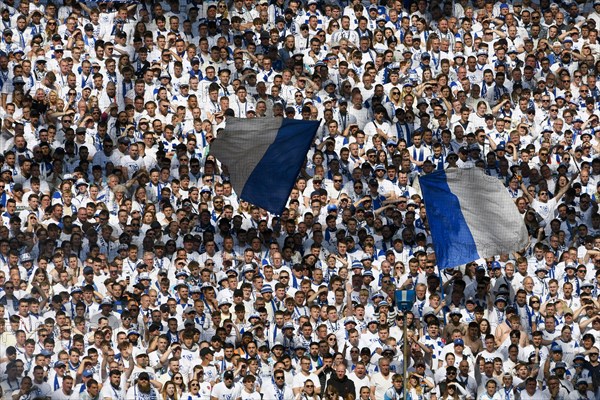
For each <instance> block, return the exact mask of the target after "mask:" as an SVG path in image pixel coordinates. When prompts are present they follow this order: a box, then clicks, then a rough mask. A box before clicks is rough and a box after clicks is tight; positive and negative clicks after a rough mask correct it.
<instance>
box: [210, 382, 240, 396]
mask: <svg viewBox="0 0 600 400" xmlns="http://www.w3.org/2000/svg"><path fill="white" fill-rule="evenodd" d="M239 392H240V388H239V387H238V386H237V385H236V384H233V385H231V387H227V386H225V382H219V383H217V384H216V385H215V387H214V388H213V390H212V393H211V396H212V397H216V398H217V399H219V400H235V399H236V398H237V397H238V396H239Z"/></svg>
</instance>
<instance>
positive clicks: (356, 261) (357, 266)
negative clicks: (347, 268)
mask: <svg viewBox="0 0 600 400" xmlns="http://www.w3.org/2000/svg"><path fill="white" fill-rule="evenodd" d="M354 268H359V269H362V268H363V265H362V263H361V262H360V261H358V260H354V261H352V269H354Z"/></svg>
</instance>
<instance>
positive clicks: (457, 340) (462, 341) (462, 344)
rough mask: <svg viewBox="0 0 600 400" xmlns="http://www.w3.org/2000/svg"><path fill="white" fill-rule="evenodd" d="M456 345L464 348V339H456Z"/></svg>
mask: <svg viewBox="0 0 600 400" xmlns="http://www.w3.org/2000/svg"><path fill="white" fill-rule="evenodd" d="M454 345H455V346H464V345H465V341H464V340H462V339H454Z"/></svg>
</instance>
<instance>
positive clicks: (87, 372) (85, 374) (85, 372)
mask: <svg viewBox="0 0 600 400" xmlns="http://www.w3.org/2000/svg"><path fill="white" fill-rule="evenodd" d="M82 375H83V376H84V377H85V378H91V377H92V376H94V373H93V372H92V370H91V369H86V370H85V371H83V374H82Z"/></svg>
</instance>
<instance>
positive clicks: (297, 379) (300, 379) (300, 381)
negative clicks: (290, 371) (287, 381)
mask: <svg viewBox="0 0 600 400" xmlns="http://www.w3.org/2000/svg"><path fill="white" fill-rule="evenodd" d="M309 379H310V380H311V381H313V383H314V384H315V390H317V391H318V389H319V388H320V387H321V382H320V381H319V377H318V376H317V375H315V374H308V375H304V374H303V373H302V372H300V373H299V374H297V375H295V376H294V382H293V383H292V389H297V388H301V387H303V386H304V382H306V381H307V380H309Z"/></svg>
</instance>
